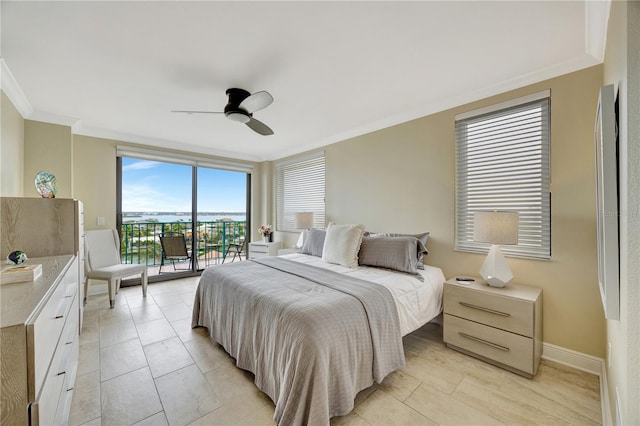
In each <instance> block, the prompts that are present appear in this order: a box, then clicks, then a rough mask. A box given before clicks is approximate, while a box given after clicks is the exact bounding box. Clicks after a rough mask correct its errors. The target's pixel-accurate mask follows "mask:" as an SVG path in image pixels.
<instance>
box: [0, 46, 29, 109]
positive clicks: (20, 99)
mask: <svg viewBox="0 0 640 426" xmlns="http://www.w3.org/2000/svg"><path fill="white" fill-rule="evenodd" d="M0 67H1V68H2V69H1V73H0V88H1V89H2V91H3V92H4V93H5V94H6V95H7V97H8V98H9V99H10V100H11V102H12V103H13V106H15V107H16V109H17V110H18V112H19V113H20V115H22V118H27V117H28V116H30V115H31V114H33V107H32V106H31V103H29V100H28V99H27V97H26V96H25V94H24V92H23V91H22V89H21V88H20V85H19V84H18V82H17V81H16V79H15V77H14V76H13V74H12V73H11V70H10V69H9V66H8V65H7V63H6V62H5V61H4V58H0Z"/></svg>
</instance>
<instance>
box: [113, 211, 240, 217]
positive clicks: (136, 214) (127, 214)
mask: <svg viewBox="0 0 640 426" xmlns="http://www.w3.org/2000/svg"><path fill="white" fill-rule="evenodd" d="M244 215H246V213H245V212H198V216H244ZM142 216H191V212H122V217H142Z"/></svg>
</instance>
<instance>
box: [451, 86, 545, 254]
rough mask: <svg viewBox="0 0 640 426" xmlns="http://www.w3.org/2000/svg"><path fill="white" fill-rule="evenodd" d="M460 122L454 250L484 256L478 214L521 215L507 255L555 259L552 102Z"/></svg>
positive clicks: (468, 116)
mask: <svg viewBox="0 0 640 426" xmlns="http://www.w3.org/2000/svg"><path fill="white" fill-rule="evenodd" d="M530 99H531V97H529V98H528V100H527V101H525V103H521V104H517V103H516V105H513V104H514V102H510V104H509V106H508V107H504V108H502V109H500V108H493V109H492V110H491V111H489V112H487V110H484V111H483V112H482V113H480V114H478V115H473V114H468V113H467V114H465V116H464V118H462V119H460V118H458V117H456V150H457V151H456V236H455V248H456V250H462V251H472V252H486V251H488V248H489V246H490V245H489V244H486V243H479V242H475V241H473V214H474V212H475V211H490V210H500V211H516V212H518V213H519V231H518V244H517V245H506V246H501V249H502V251H503V253H504V254H507V255H511V256H518V257H530V258H539V259H549V258H550V257H551V193H550V168H549V141H550V98H549V97H548V96H547V97H545V98H542V99H536V100H533V101H531V100H530Z"/></svg>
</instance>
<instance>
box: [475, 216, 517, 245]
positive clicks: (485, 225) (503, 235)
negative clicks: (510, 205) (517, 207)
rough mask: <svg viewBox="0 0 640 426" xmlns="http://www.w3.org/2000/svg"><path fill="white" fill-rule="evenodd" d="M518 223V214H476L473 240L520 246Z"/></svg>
mask: <svg viewBox="0 0 640 426" xmlns="http://www.w3.org/2000/svg"><path fill="white" fill-rule="evenodd" d="M518 221H519V216H518V212H500V211H486V212H475V213H474V215H473V240H474V241H477V242H480V243H491V244H518Z"/></svg>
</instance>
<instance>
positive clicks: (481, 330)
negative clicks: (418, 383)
mask: <svg viewBox="0 0 640 426" xmlns="http://www.w3.org/2000/svg"><path fill="white" fill-rule="evenodd" d="M444 321H445V324H446V327H445V328H444V341H445V342H446V343H447V345H453V346H456V347H458V348H460V349H463V350H466V351H469V352H472V353H473V354H476V355H480V356H481V357H484V358H486V360H491V361H496V362H499V363H502V364H504V365H507V366H509V367H512V368H515V369H517V370H520V371H523V372H525V373H527V374H530V375H532V374H534V373H535V368H534V355H533V354H534V350H533V339H530V338H527V337H524V336H520V335H518V334H513V333H508V332H506V331H503V330H499V329H497V328H493V327H489V326H486V325H482V324H478V323H475V322H473V321H468V320H465V319H462V318H458V317H455V316H452V315H448V314H445V320H444Z"/></svg>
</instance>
